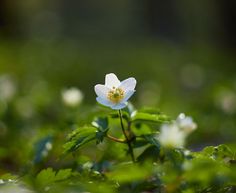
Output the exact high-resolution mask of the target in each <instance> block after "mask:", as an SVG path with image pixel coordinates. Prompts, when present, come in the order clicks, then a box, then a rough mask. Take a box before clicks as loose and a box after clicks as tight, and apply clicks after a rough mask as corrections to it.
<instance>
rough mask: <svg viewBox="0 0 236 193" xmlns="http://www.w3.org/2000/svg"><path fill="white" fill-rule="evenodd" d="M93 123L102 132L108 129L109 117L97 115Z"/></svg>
mask: <svg viewBox="0 0 236 193" xmlns="http://www.w3.org/2000/svg"><path fill="white" fill-rule="evenodd" d="M92 125H93V126H94V127H96V128H98V130H99V131H101V132H106V131H107V130H108V118H107V117H97V118H95V120H94V121H93V122H92Z"/></svg>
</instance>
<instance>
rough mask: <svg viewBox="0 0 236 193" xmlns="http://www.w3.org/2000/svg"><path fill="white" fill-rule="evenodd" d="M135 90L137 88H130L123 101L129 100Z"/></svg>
mask: <svg viewBox="0 0 236 193" xmlns="http://www.w3.org/2000/svg"><path fill="white" fill-rule="evenodd" d="M134 92H135V90H129V91H127V92H125V97H124V98H123V100H122V101H121V102H126V101H127V100H129V98H130V97H131V96H132V95H133V94H134Z"/></svg>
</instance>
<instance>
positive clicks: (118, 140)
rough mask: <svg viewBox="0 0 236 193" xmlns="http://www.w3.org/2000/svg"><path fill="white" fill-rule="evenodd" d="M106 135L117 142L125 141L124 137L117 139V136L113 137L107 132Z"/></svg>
mask: <svg viewBox="0 0 236 193" xmlns="http://www.w3.org/2000/svg"><path fill="white" fill-rule="evenodd" d="M106 137H107V138H108V139H110V140H112V141H115V142H119V143H126V142H127V141H126V139H118V138H116V137H113V136H111V135H109V134H107V135H106Z"/></svg>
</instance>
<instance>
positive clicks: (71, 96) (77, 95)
mask: <svg viewBox="0 0 236 193" xmlns="http://www.w3.org/2000/svg"><path fill="white" fill-rule="evenodd" d="M83 98H84V95H83V93H82V92H81V91H80V90H79V89H77V88H70V89H67V90H63V91H62V100H63V102H64V104H65V105H66V106H69V107H75V106H78V105H79V104H80V103H81V102H82V100H83Z"/></svg>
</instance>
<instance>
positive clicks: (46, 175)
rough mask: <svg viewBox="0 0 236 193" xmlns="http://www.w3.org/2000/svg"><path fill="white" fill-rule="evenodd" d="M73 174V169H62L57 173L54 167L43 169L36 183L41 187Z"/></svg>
mask: <svg viewBox="0 0 236 193" xmlns="http://www.w3.org/2000/svg"><path fill="white" fill-rule="evenodd" d="M70 176H71V169H62V170H59V171H58V172H57V173H56V171H53V169H52V168H47V169H44V170H42V171H41V172H40V173H39V174H38V175H37V177H36V183H37V185H39V186H40V187H44V186H46V185H49V184H52V183H54V182H56V181H61V180H66V179H68V178H69V177H70Z"/></svg>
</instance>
